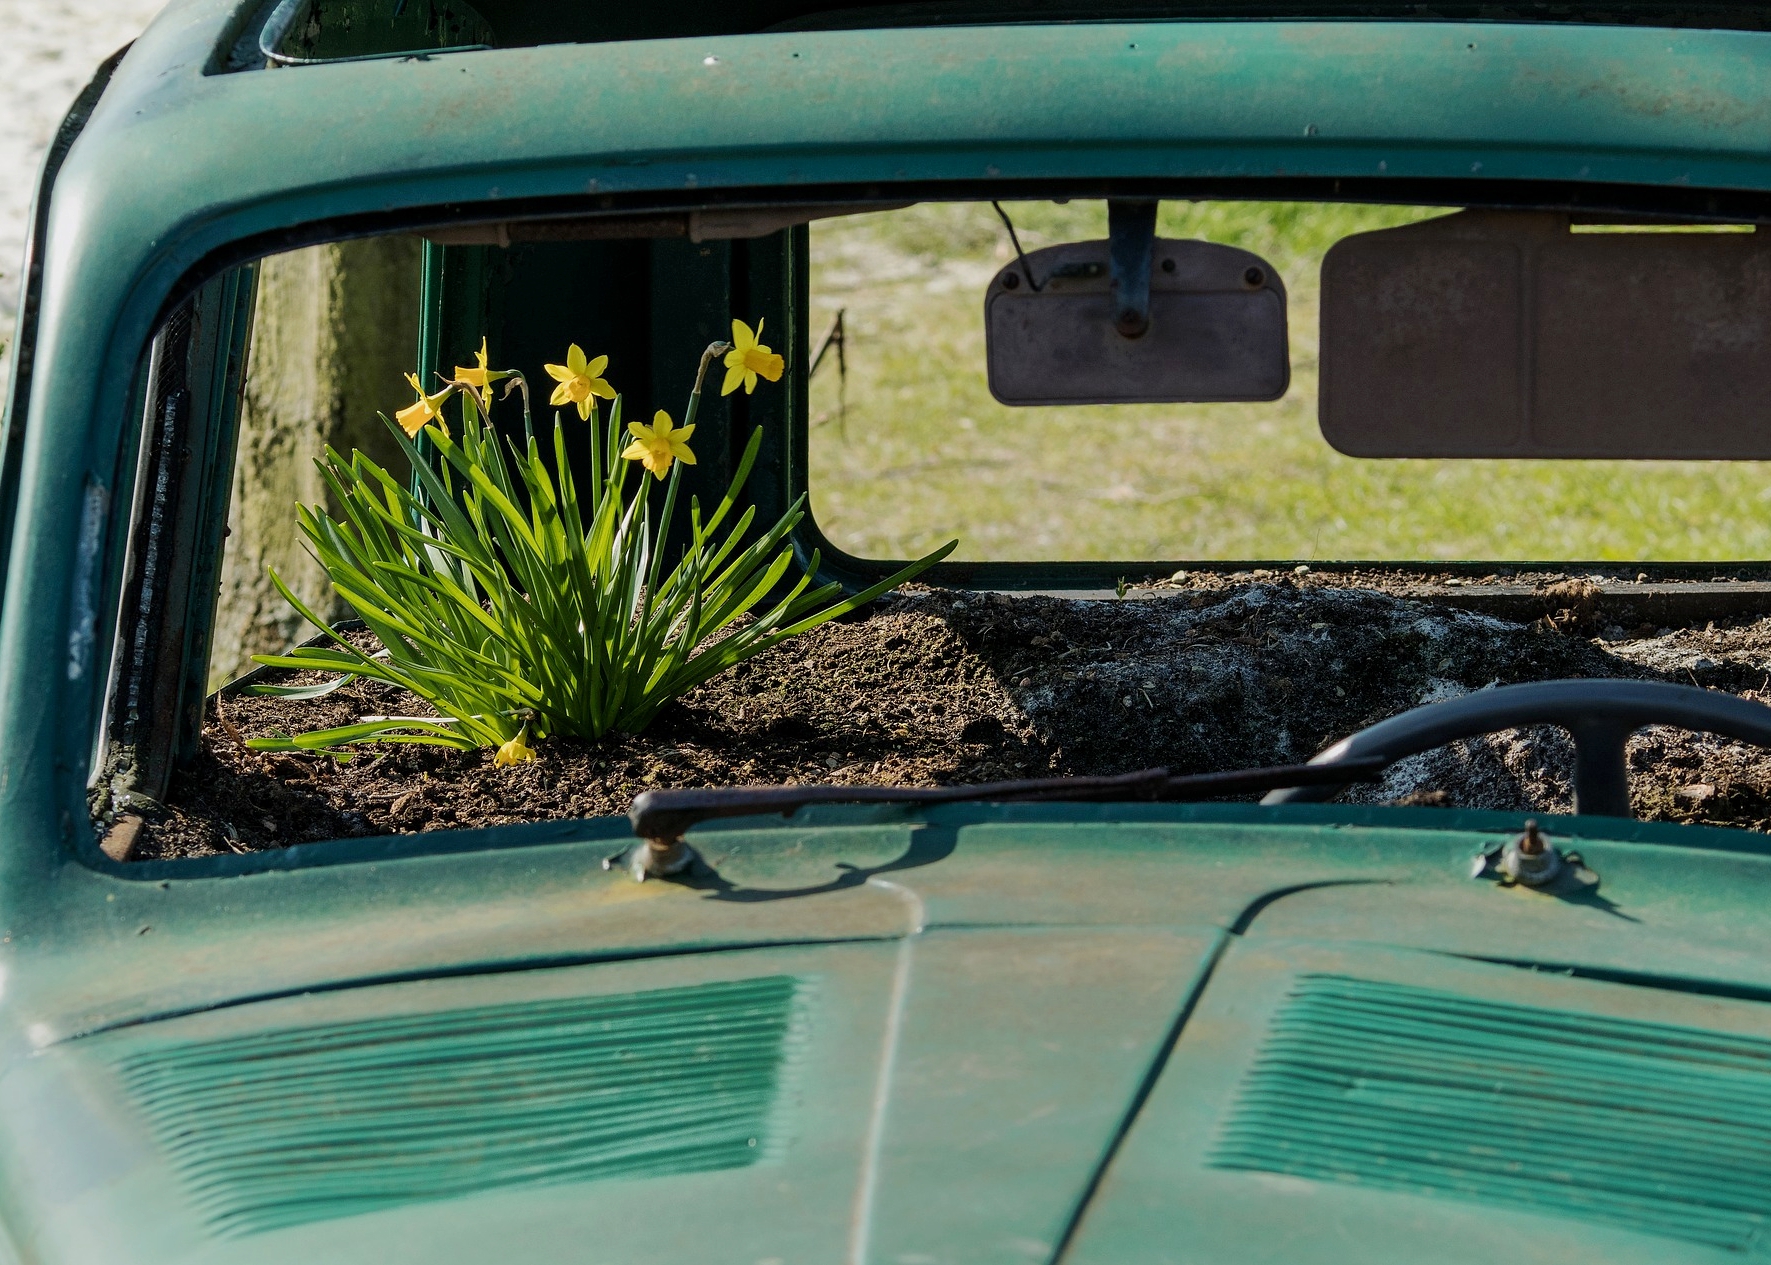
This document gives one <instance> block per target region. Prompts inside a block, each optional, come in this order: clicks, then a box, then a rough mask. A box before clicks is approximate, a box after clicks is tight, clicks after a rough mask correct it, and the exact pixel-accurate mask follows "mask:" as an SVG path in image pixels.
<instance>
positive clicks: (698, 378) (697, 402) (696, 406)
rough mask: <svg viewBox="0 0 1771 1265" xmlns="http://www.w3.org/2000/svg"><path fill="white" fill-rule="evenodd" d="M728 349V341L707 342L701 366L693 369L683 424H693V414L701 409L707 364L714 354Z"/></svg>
mask: <svg viewBox="0 0 1771 1265" xmlns="http://www.w3.org/2000/svg"><path fill="white" fill-rule="evenodd" d="M730 350H732V344H730V343H708V344H707V350H706V351H704V352H702V353H701V367H700V368H699V369H697V370H695V389H694V390H693V391H690V392H689V406H688V407H687V408H686V409H684V410H683V425H684V426H693V425H694V424H695V414H697V413H699V412H700V411H701V384H702V383H703V382H704V381H706V380H707V366H708V365H710V364H712V363H713V358H714V357H715V356H723V355H725V354H726V353H727V352H728V351H730Z"/></svg>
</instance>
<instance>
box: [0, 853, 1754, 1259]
mask: <svg viewBox="0 0 1771 1265" xmlns="http://www.w3.org/2000/svg"><path fill="white" fill-rule="evenodd" d="M894 837H895V838H896V839H897V840H898V844H899V845H902V846H901V848H899V850H898V853H897V854H896V855H894V853H893V851H892V849H890V848H884V847H882V845H881V843H880V840H879V839H878V838H873V839H872V841H871V842H869V843H867V844H866V845H865V846H861V845H858V844H857V843H856V836H855V835H854V834H853V833H852V832H849V833H845V832H844V831H843V830H841V829H836V828H831V829H813V828H808V829H802V830H798V831H785V830H774V831H770V830H747V831H728V832H717V833H715V834H711V835H709V836H707V837H706V838H704V839H703V842H702V846H703V851H704V853H705V854H706V857H707V860H708V862H709V868H708V870H707V871H705V872H703V874H702V875H701V876H700V878H698V879H697V880H695V882H694V883H693V884H692V885H669V884H665V885H655V884H654V885H648V886H647V888H646V889H643V890H644V892H645V893H646V894H645V896H644V899H643V901H641V906H642V907H643V908H644V909H646V911H647V912H648V916H649V917H648V925H649V926H651V927H652V928H653V930H652V931H651V933H650V937H649V939H648V938H647V937H646V936H641V937H639V938H638V940H637V941H636V942H635V943H631V944H629V945H627V946H625V947H624V948H623V949H622V950H621V951H620V952H618V953H616V952H611V953H609V954H607V955H606V956H605V957H604V958H603V959H600V960H591V959H589V958H586V957H580V958H579V959H577V960H561V961H555V962H536V961H533V960H527V961H522V962H511V963H506V964H504V965H500V966H498V967H496V968H491V967H488V966H486V965H485V964H483V963H482V964H480V965H477V966H474V967H471V968H469V967H466V966H464V967H462V968H461V969H459V970H455V971H449V970H443V969H431V970H426V971H422V972H414V973H413V975H412V977H410V978H390V979H383V980H381V981H379V982H371V981H364V980H351V979H342V978H341V979H338V980H334V981H330V982H324V981H316V982H315V983H314V984H313V986H311V987H308V988H304V989H301V990H290V991H288V992H286V993H285V994H284V995H277V996H259V997H257V998H256V999H254V998H253V997H250V996H246V995H241V996H237V997H234V998H232V999H229V1000H226V1001H223V1002H221V1003H218V1004H214V1005H210V1006H206V1007H202V1008H198V1009H194V1010H193V1012H192V1013H187V1014H182V1015H178V1014H171V1015H159V1016H155V1017H152V1018H151V1019H146V1020H144V1021H140V1022H127V1023H119V1024H115V1025H113V1026H111V1027H109V1028H107V1029H105V1030H102V1031H95V1032H92V1033H88V1034H86V1035H82V1036H79V1037H77V1038H71V1039H67V1040H61V1041H56V1042H53V1043H50V1044H48V1045H46V1046H45V1047H44V1048H43V1049H41V1050H39V1051H38V1052H37V1053H36V1054H34V1055H33V1056H32V1057H30V1058H29V1059H26V1060H23V1061H21V1062H17V1063H15V1064H14V1065H13V1066H12V1067H11V1068H10V1069H9V1070H8V1071H7V1073H6V1074H5V1076H4V1077H3V1078H0V1123H3V1124H4V1135H5V1139H6V1141H5V1146H6V1151H5V1154H4V1157H3V1162H4V1175H5V1178H6V1190H5V1198H6V1203H7V1206H6V1214H7V1221H8V1224H9V1225H10V1226H11V1227H13V1232H14V1235H15V1238H16V1240H17V1244H18V1254H19V1257H20V1258H21V1259H27V1260H44V1261H90V1260H97V1259H103V1260H110V1261H125V1260H140V1261H171V1260H179V1261H206V1262H207V1261H214V1262H224V1261H226V1262H233V1261H253V1262H274V1261H285V1260H287V1261H295V1260H302V1261H310V1260H315V1259H319V1260H326V1261H365V1262H366V1261H376V1262H389V1261H406V1260H411V1261H419V1260H423V1261H426V1262H437V1261H470V1260H475V1261H477V1260H486V1259H498V1260H522V1261H534V1262H546V1261H556V1260H557V1261H575V1262H576V1261H604V1260H606V1261H612V1262H613V1261H620V1262H626V1263H629V1265H641V1263H647V1262H689V1261H693V1262H697V1263H700V1262H712V1261H732V1262H741V1263H743V1265H759V1263H762V1262H778V1263H779V1265H789V1263H791V1262H829V1261H838V1260H847V1261H854V1262H861V1261H870V1262H882V1263H895V1265H918V1263H923V1265H934V1263H937V1262H940V1263H944V1262H977V1261H986V1262H998V1261H1000V1262H1035V1261H1052V1260H1057V1259H1061V1260H1064V1261H1067V1262H1068V1261H1073V1262H1114V1263H1115V1265H1127V1263H1129V1262H1200V1263H1202V1265H1203V1263H1204V1262H1214V1263H1222V1262H1229V1261H1248V1262H1256V1261H1260V1262H1265V1261H1272V1262H1279V1261H1285V1262H1290V1263H1293V1265H1297V1263H1300V1262H1322V1263H1327V1262H1353V1261H1361V1262H1365V1261H1371V1260H1375V1259H1387V1258H1390V1257H1394V1258H1395V1259H1398V1260H1403V1259H1406V1260H1410V1261H1417V1260H1424V1259H1431V1260H1435V1261H1471V1262H1474V1261H1492V1260H1495V1259H1500V1258H1502V1257H1505V1258H1506V1259H1511V1260H1520V1261H1536V1260H1542V1261H1546V1262H1547V1261H1558V1262H1569V1261H1594V1262H1598V1261H1605V1262H1626V1261H1638V1260H1639V1261H1649V1260H1654V1261H1667V1260H1686V1259H1688V1260H1711V1259H1714V1260H1724V1259H1727V1260H1736V1259H1739V1256H1740V1254H1741V1253H1742V1252H1751V1251H1753V1250H1755V1248H1756V1247H1757V1246H1758V1245H1759V1244H1760V1241H1761V1233H1762V1226H1763V1224H1764V1220H1765V1218H1766V1216H1767V1215H1768V1214H1771V1152H1767V1150H1766V1148H1765V1147H1764V1145H1763V1141H1762V1139H1763V1136H1764V1132H1763V1130H1764V1126H1765V1124H1766V1123H1767V1121H1768V1120H1771V1008H1768V1007H1767V1006H1766V1005H1765V999H1766V998H1771V979H1768V978H1767V977H1766V976H1767V972H1766V968H1765V963H1766V962H1768V961H1771V954H1767V953H1766V952H1765V950H1766V949H1767V948H1771V946H1767V945H1764V944H1762V943H1760V942H1761V941H1762V940H1764V939H1765V938H1766V936H1765V932H1764V931H1763V929H1762V927H1761V924H1762V922H1763V920H1762V919H1761V918H1759V917H1758V916H1756V913H1755V912H1754V903H1755V902H1756V901H1758V900H1760V899H1761V898H1762V896H1763V895H1764V894H1765V892H1764V884H1765V880H1766V877H1767V875H1766V873H1765V868H1766V861H1765V859H1764V858H1762V857H1760V856H1758V855H1757V854H1756V852H1754V851H1751V850H1737V851H1732V852H1729V851H1706V850H1703V849H1700V848H1698V849H1694V848H1689V847H1683V848H1682V847H1672V846H1664V845H1653V844H1641V843H1635V844H1632V843H1621V842H1608V841H1604V840H1598V839H1591V840H1583V841H1581V843H1580V847H1581V849H1582V850H1583V852H1584V853H1585V859H1586V861H1587V863H1588V865H1590V866H1591V867H1592V868H1593V869H1594V870H1595V871H1596V872H1597V873H1598V874H1599V875H1600V877H1601V885H1600V888H1599V891H1598V892H1597V893H1584V894H1581V895H1578V896H1575V897H1567V898H1559V897H1556V896H1550V895H1544V894H1540V893H1535V892H1527V891H1523V890H1517V889H1514V890H1507V889H1502V888H1500V887H1498V886H1496V885H1495V884H1494V883H1492V882H1489V881H1486V880H1473V879H1471V878H1470V877H1469V870H1470V867H1469V857H1470V856H1471V854H1472V853H1474V852H1477V851H1479V850H1480V849H1481V848H1484V847H1487V846H1490V845H1491V844H1492V843H1493V842H1495V841H1496V839H1497V838H1498V837H1499V835H1498V833H1496V832H1495V831H1493V830H1482V829H1468V830H1421V829H1384V828H1376V827H1365V828H1359V829H1348V828H1343V827H1336V826H1328V825H1323V824H1319V823H1318V824H1313V825H1310V826H1307V827H1306V826H1291V827H1285V826H1281V825H1273V824H1266V825H1254V824H1247V823H1243V824H1233V823H1222V822H1219V823H1215V824H1214V823H1200V822H1194V823H1186V824H1170V825H1152V824H1149V823H1143V824H1139V823H1125V822H1119V823H1114V822H1110V821H1105V820H1100V819H1097V820H1095V821H1092V822H1069V823H1063V822H1043V823H1042V822H1030V821H1022V822H1016V821H1013V820H998V821H992V820H989V819H987V818H984V819H974V820H973V821H972V822H971V823H970V824H968V825H966V826H965V827H963V828H959V829H949V830H946V831H945V834H943V832H942V830H941V829H940V828H934V827H927V826H919V827H907V828H905V830H904V831H902V832H900V833H899V834H898V835H896V836H894ZM931 838H932V839H933V840H934V841H935V844H934V845H933V846H932V845H931V842H930V840H931ZM943 840H944V842H943ZM869 849H873V851H871V852H870V851H869ZM597 883H598V884H607V886H606V887H602V886H599V887H598V888H597V890H598V891H599V892H603V893H605V894H606V896H607V902H606V903H605V905H604V906H601V907H602V908H606V909H613V908H617V907H619V908H624V909H628V910H631V909H632V908H635V907H636V906H635V905H634V902H635V900H636V899H638V897H636V895H635V892H637V891H639V890H642V889H632V888H623V887H620V886H618V884H625V883H628V880H626V879H625V878H622V877H620V876H618V875H617V876H610V877H608V878H606V879H604V878H599V879H598V880H597ZM820 903H822V904H821V905H820ZM813 907H822V908H824V909H825V910H826V911H827V912H828V913H829V914H830V918H829V920H828V921H827V922H826V923H824V924H822V925H823V929H822V930H821V931H820V930H817V924H816V923H815V922H808V921H807V918H806V915H805V912H804V911H805V910H806V909H808V908H813ZM582 912H583V911H582V910H581V915H582ZM591 921H592V922H593V923H594V919H592V920H591ZM721 925H723V926H725V928H726V931H727V933H728V934H727V935H726V936H725V937H724V938H723V940H722V939H721V938H720V937H718V936H710V935H709V934H708V927H709V926H721ZM594 930H595V928H594V926H592V927H591V928H590V931H591V932H594ZM372 932H373V928H368V929H366V931H365V934H366V935H367V934H371V933H372ZM561 934H564V933H561ZM590 938H591V939H594V938H595V937H594V934H592V935H591V936H590ZM293 948H294V946H291V951H293Z"/></svg>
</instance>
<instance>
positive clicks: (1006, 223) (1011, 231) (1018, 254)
mask: <svg viewBox="0 0 1771 1265" xmlns="http://www.w3.org/2000/svg"><path fill="white" fill-rule="evenodd" d="M990 205H991V206H993V207H995V208H996V213H997V214H998V215H1000V216H1001V217H1002V226H1003V227H1004V228H1006V229H1007V230H1008V239H1009V240H1010V241H1011V242H1013V243H1014V244H1015V258H1016V259H1019V260H1020V261H1021V273H1022V275H1023V276H1025V277H1026V278H1027V286H1028V288H1029V289H1031V290H1032V291H1033V293H1035V294H1038V293H1039V292H1040V291H1041V290H1043V289H1044V288H1045V287H1044V286H1042V285H1040V284H1039V282H1037V281H1035V280H1034V279H1033V269H1031V268H1029V267H1028V266H1027V252H1026V251H1024V250H1022V249H1021V239H1020V238H1019V237H1017V236H1015V225H1014V222H1013V221H1012V220H1010V219H1009V217H1008V212H1007V211H1005V210H1003V209H1002V203H1000V202H997V201H996V200H994V199H992V200H991V202H990Z"/></svg>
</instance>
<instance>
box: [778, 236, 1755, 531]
mask: <svg viewBox="0 0 1771 1265" xmlns="http://www.w3.org/2000/svg"><path fill="white" fill-rule="evenodd" d="M1007 208H1008V210H1009V213H1010V215H1011V216H1012V217H1013V218H1014V221H1015V226H1016V228H1017V230H1018V231H1019V232H1020V234H1021V239H1022V243H1023V244H1024V245H1025V246H1026V247H1027V248H1028V249H1029V250H1031V249H1033V248H1035V247H1037V246H1044V245H1050V244H1052V243H1055V242H1060V241H1074V240H1082V239H1086V238H1096V237H1104V236H1106V208H1105V205H1104V204H1103V203H1100V202H1090V203H1082V202H1077V203H1071V204H1068V205H1063V206H1059V205H1053V204H1050V203H1010V204H1007ZM1442 213H1443V212H1441V211H1438V210H1427V209H1420V208H1411V207H1355V206H1322V205H1313V204H1302V203H1263V204H1250V203H1203V204H1191V203H1165V204H1164V205H1163V208H1162V218H1161V224H1160V231H1161V233H1162V235H1163V236H1166V237H1200V238H1206V239H1209V240H1211V241H1217V242H1225V243H1228V244H1230V245H1234V246H1241V247H1243V248H1245V249H1248V250H1252V251H1255V252H1257V253H1259V254H1261V255H1263V256H1264V257H1265V258H1266V259H1268V260H1269V261H1270V262H1271V263H1272V264H1273V265H1274V266H1275V267H1277V268H1278V270H1279V272H1280V275H1281V276H1283V277H1284V279H1285V284H1286V287H1287V289H1288V291H1289V292H1290V296H1291V314H1290V321H1291V358H1292V380H1291V390H1290V391H1289V392H1288V393H1287V394H1286V396H1285V398H1284V399H1281V400H1279V401H1277V402H1275V403H1271V404H1246V405H1245V404H1206V405H1109V406H1092V407H1078V408H1034V409H1010V408H1005V407H1003V406H1002V405H1000V404H997V403H996V402H995V401H994V400H993V399H991V397H990V392H989V389H988V387H987V386H986V385H985V380H984V330H983V296H984V288H985V286H986V284H987V283H988V281H989V279H990V277H991V276H992V275H993V274H994V273H995V272H996V270H997V269H998V268H1000V267H1001V266H1002V265H1003V264H1004V263H1006V262H1007V261H1008V260H1009V259H1010V258H1011V257H1012V252H1011V250H1010V248H1009V245H1008V238H1007V234H1006V233H1005V232H1004V231H1003V229H1002V225H1001V222H1000V221H999V220H998V219H997V218H996V215H995V213H994V212H993V211H992V210H991V208H990V206H989V205H988V204H982V205H973V204H947V205H927V206H917V207H912V208H909V209H907V210H904V211H892V212H881V213H878V214H874V215H864V216H855V217H852V218H849V219H843V220H834V221H826V222H824V223H821V224H817V225H814V226H813V229H812V302H813V320H814V333H815V335H817V334H821V332H822V329H823V325H824V324H825V323H827V322H828V321H829V319H830V317H831V315H832V314H833V313H834V312H835V311H836V309H838V308H844V309H846V310H847V317H846V325H847V329H848V346H847V350H848V363H849V382H848V388H847V392H846V400H847V407H846V409H839V402H838V382H837V375H836V372H835V368H836V367H835V364H834V363H833V360H834V358H828V359H827V361H826V364H825V366H824V368H822V369H821V370H820V371H819V374H818V377H817V379H816V380H815V381H814V382H813V384H812V418H813V428H812V440H811V452H810V460H811V488H812V510H813V513H814V514H815V516H816V517H817V520H818V522H819V523H820V524H821V525H822V527H823V529H824V531H825V532H826V533H827V534H828V535H829V536H830V538H831V539H832V540H833V541H835V542H836V543H837V544H838V545H840V546H842V547H843V548H845V549H848V550H850V551H851V552H854V553H858V554H862V555H865V556H870V557H894V558H904V557H915V556H919V555H920V554H922V553H926V552H927V551H928V550H929V549H931V548H933V547H934V546H935V545H937V544H939V543H941V542H943V541H946V540H949V539H952V538H953V537H954V536H958V537H959V539H960V547H959V552H958V554H956V555H955V556H956V557H961V558H970V559H1057V558H1075V559H1214V558H1218V559H1229V558H1304V559H1324V560H1326V559H1348V558H1368V559H1416V558H1418V559H1454V558H1506V559H1527V558H1534V559H1618V560H1624V559H1644V560H1646V559H1660V560H1673V559H1686V558H1706V559H1745V558H1764V557H1771V470H1768V469H1767V463H1759V462H1690V463H1682V462H1622V461H1561V462H1552V461H1418V460H1406V461H1401V460H1391V461H1373V460H1359V459H1354V458H1349V457H1343V456H1341V455H1339V454H1338V453H1336V452H1334V451H1333V450H1332V449H1330V448H1329V447H1328V445H1327V444H1326V443H1325V442H1324V441H1323V439H1322V436H1321V434H1320V432H1319V431H1318V430H1317V427H1316V354H1317V276H1318V273H1319V270H1320V266H1321V262H1322V256H1323V254H1324V253H1325V252H1326V251H1327V249H1328V248H1329V247H1330V246H1331V245H1333V244H1334V242H1336V241H1338V240H1339V239H1340V238H1342V237H1344V236H1346V235H1348V234H1350V233H1357V232H1364V231H1366V230H1369V229H1375V228H1384V227H1388V226H1391V225H1395V224H1402V223H1407V222H1409V221H1412V220H1417V219H1422V218H1426V217H1428V216H1431V215H1436V214H1442Z"/></svg>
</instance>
